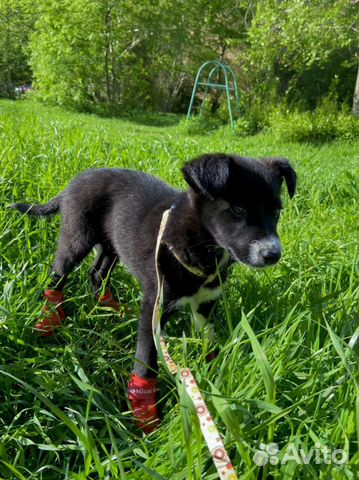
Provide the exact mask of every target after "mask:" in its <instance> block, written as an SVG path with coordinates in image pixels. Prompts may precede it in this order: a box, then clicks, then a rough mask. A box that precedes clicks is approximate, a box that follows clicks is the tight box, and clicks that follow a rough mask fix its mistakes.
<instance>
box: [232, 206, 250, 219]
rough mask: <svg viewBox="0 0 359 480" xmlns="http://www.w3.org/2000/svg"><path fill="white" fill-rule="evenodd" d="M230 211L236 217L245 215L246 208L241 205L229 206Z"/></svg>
mask: <svg viewBox="0 0 359 480" xmlns="http://www.w3.org/2000/svg"><path fill="white" fill-rule="evenodd" d="M230 212H231V214H232V215H234V216H235V217H238V218H241V217H245V216H246V214H247V212H246V209H245V208H242V207H231V208H230Z"/></svg>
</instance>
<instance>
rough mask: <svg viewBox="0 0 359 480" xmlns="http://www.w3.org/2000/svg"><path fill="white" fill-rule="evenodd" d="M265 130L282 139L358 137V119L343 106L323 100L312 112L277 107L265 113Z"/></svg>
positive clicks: (311, 140)
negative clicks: (268, 114)
mask: <svg viewBox="0 0 359 480" xmlns="http://www.w3.org/2000/svg"><path fill="white" fill-rule="evenodd" d="M269 124H270V126H269V128H268V130H269V131H270V132H271V133H273V134H274V135H275V136H277V137H280V138H282V139H283V140H287V141H293V142H314V143H323V142H327V141H331V140H335V139H338V140H352V139H355V138H359V119H357V118H355V117H353V116H352V115H351V114H350V113H349V111H348V110H347V109H342V110H340V111H338V110H337V109H336V108H334V107H329V106H328V104H324V105H322V106H321V107H319V108H317V109H316V110H315V111H313V112H308V111H307V112H300V111H298V110H295V111H289V110H286V111H284V110H283V109H277V110H275V111H273V112H272V114H271V115H270V117H269Z"/></svg>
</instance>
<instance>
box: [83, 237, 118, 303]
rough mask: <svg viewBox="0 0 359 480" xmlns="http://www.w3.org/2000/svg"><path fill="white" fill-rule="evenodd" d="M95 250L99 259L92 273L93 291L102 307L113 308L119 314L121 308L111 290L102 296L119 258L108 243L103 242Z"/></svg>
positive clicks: (106, 290)
mask: <svg viewBox="0 0 359 480" xmlns="http://www.w3.org/2000/svg"><path fill="white" fill-rule="evenodd" d="M95 248H96V250H97V257H96V259H95V261H94V264H93V266H92V268H91V271H90V278H91V284H92V289H93V291H94V293H95V295H96V297H97V298H98V300H99V303H100V304H101V305H103V306H104V307H111V308H113V309H114V310H115V311H116V312H118V311H120V308H121V306H120V304H119V303H118V302H116V300H115V299H114V297H113V295H112V292H111V289H110V288H106V289H105V292H104V293H103V294H102V295H101V291H102V288H103V286H105V287H106V284H107V283H108V282H109V280H110V275H111V273H112V271H113V269H114V267H115V265H116V263H117V262H118V256H117V255H116V253H115V252H114V250H113V248H112V246H111V245H109V244H108V243H105V242H103V243H100V244H97V245H96V246H95Z"/></svg>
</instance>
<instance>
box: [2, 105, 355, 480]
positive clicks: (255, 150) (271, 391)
mask: <svg viewBox="0 0 359 480" xmlns="http://www.w3.org/2000/svg"><path fill="white" fill-rule="evenodd" d="M211 151H224V152H235V153H237V154H240V155H244V156H253V157H263V156H284V157H287V158H289V159H290V160H291V162H292V164H293V165H294V167H295V168H296V170H297V172H298V192H297V195H296V196H295V197H294V199H293V200H292V201H290V200H289V198H288V195H287V193H286V192H285V189H283V200H284V211H283V214H282V218H281V223H280V228H279V234H280V237H281V240H282V244H283V258H282V260H281V262H280V263H279V264H278V266H276V267H273V268H270V269H267V270H265V271H255V270H251V269H249V268H248V267H245V266H239V265H238V266H235V267H234V268H233V271H232V273H231V275H230V278H229V280H228V282H227V283H226V285H225V286H224V292H223V299H222V300H221V301H219V303H218V306H217V308H216V312H215V316H216V319H215V323H216V326H217V332H218V333H219V342H220V350H221V353H220V355H219V356H218V357H217V359H216V360H215V361H213V362H212V363H210V364H206V363H205V361H204V358H203V354H202V340H201V336H200V335H199V334H195V333H194V332H193V331H192V330H191V327H190V323H189V318H188V313H187V312H184V313H183V314H181V315H180V316H179V318H178V319H177V320H176V322H174V324H173V325H171V326H170V327H169V329H168V333H169V334H170V335H171V339H170V341H169V344H170V350H171V352H172V353H173V355H174V358H175V359H176V360H177V361H178V362H179V363H181V364H182V365H184V364H187V365H189V366H190V367H191V368H192V370H193V372H194V373H195V376H196V378H197V379H198V382H199V385H200V388H201V390H202V391H203V395H204V397H205V399H206V401H207V403H208V407H209V409H210V411H211V412H212V414H213V417H214V418H215V421H216V423H217V425H218V427H219V429H220V431H221V432H222V434H223V437H224V442H225V445H226V447H227V448H228V451H229V454H230V457H231V459H232V461H233V464H234V465H235V468H236V471H237V474H238V476H239V478H241V479H257V478H263V479H264V478H266V479H272V478H280V479H296V478H298V479H316V478H321V479H344V478H345V479H346V478H348V479H352V478H357V472H358V470H359V444H358V440H359V400H358V393H359V392H358V390H359V378H358V353H359V351H358V336H359V327H358V300H359V288H358V283H359V282H358V247H357V237H358V225H357V212H358V179H357V166H358V149H357V145H356V144H355V143H350V142H342V143H335V142H333V143H328V144H321V145H315V144H298V143H284V142H282V141H281V140H280V139H276V138H274V137H271V136H269V135H266V134H261V135H257V136H252V137H239V136H234V135H233V133H232V131H231V130H230V129H222V130H220V131H217V132H214V133H212V134H210V135H209V134H208V135H201V136H199V135H198V136H189V135H188V134H187V133H186V129H185V126H184V124H183V120H181V119H180V118H179V117H177V116H173V115H158V114H157V115H153V116H150V115H146V116H136V117H133V118H126V119H125V118H124V119H104V118H99V117H96V116H93V115H87V114H76V113H71V112H66V111H65V110H62V109H61V108H58V107H56V108H55V107H45V106H42V105H39V104H36V103H32V102H30V101H17V102H10V101H1V102H0V161H1V164H0V165H1V173H0V179H1V193H0V198H1V212H0V215H1V223H0V243H1V251H0V262H1V263H0V275H1V280H0V281H1V288H0V345H1V349H0V375H1V391H0V478H4V479H28V480H30V479H43V480H45V479H46V480H47V479H49V480H50V479H51V480H53V479H74V480H75V479H76V480H80V479H81V480H82V479H83V480H85V479H89V478H91V479H117V478H118V479H121V480H123V479H131V480H132V479H141V480H142V479H147V478H155V479H163V478H165V479H170V480H182V479H183V480H188V479H196V480H200V479H205V480H211V479H213V480H214V479H216V478H217V475H216V471H215V468H214V466H213V464H212V463H211V459H210V455H209V452H208V451H207V448H206V445H205V442H204V440H203V439H202V437H201V433H200V429H199V426H198V423H197V420H196V416H195V414H194V412H193V409H192V408H191V406H190V405H189V403H188V401H187V400H186V398H184V397H183V394H182V392H181V389H180V388H179V387H178V386H177V384H176V382H175V380H174V379H173V378H172V377H171V376H170V375H169V374H168V373H167V372H166V370H165V369H164V368H163V367H161V369H160V377H159V381H160V386H161V409H162V416H163V423H162V426H161V427H160V428H159V430H157V431H156V432H154V433H153V434H151V435H150V436H149V437H142V435H141V434H140V432H139V431H138V430H136V428H135V426H134V425H133V422H132V420H131V414H130V412H129V409H128V404H127V401H126V395H125V391H126V385H127V382H128V378H129V373H130V372H131V369H132V363H133V356H134V350H135V341H136V324H137V317H138V313H139V308H140V300H141V292H140V288H139V285H138V283H137V282H136V280H135V279H133V278H132V277H131V276H130V275H129V274H128V273H127V272H126V270H125V269H124V267H123V266H119V267H118V268H117V271H116V273H115V275H114V278H113V289H114V291H115V292H116V293H117V296H118V297H119V298H120V299H121V300H122V301H123V303H124V304H126V305H127V306H128V310H127V311H126V313H125V315H124V316H123V317H122V318H116V316H115V315H113V314H112V313H111V312H109V311H108V310H106V309H104V308H100V307H99V306H98V305H97V303H96V301H95V299H94V298H93V296H92V294H91V289H90V285H89V282H88V270H89V268H90V261H91V259H88V260H86V261H85V262H84V263H83V264H82V265H81V266H80V267H78V268H77V270H76V271H75V272H74V273H73V275H72V276H71V279H70V281H69V282H68V284H67V288H66V294H67V297H66V298H67V301H66V311H67V312H68V319H67V322H66V324H65V326H64V328H63V329H62V330H61V333H60V334H59V335H57V336H55V337H54V338H51V339H41V338H38V337H37V336H36V335H35V334H34V333H33V326H34V324H35V322H36V319H37V318H38V317H39V315H40V314H41V309H42V306H43V302H42V291H43V289H44V287H45V286H46V282H47V278H48V273H49V267H50V265H51V262H52V257H53V252H54V248H55V243H56V237H57V232H58V227H59V221H60V219H59V218H58V217H54V218H52V219H40V220H36V219H34V218H28V217H24V216H21V215H20V214H18V213H17V212H14V211H12V210H9V209H8V208H7V207H8V205H9V204H11V203H13V202H14V201H20V202H22V201H30V202H34V203H37V202H41V203H43V202H46V201H47V200H49V199H50V198H51V197H53V196H54V195H56V194H57V193H58V192H59V191H60V190H61V189H62V188H64V187H65V186H66V185H67V184H68V182H69V180H70V179H71V178H72V177H73V176H74V175H76V174H77V173H78V172H80V171H82V170H84V169H86V168H89V167H105V166H106V167H127V168H133V169H140V170H143V171H146V172H150V173H152V174H155V175H158V176H160V177H162V178H163V179H165V180H166V181H168V182H169V183H171V184H172V185H174V186H177V187H180V188H185V182H184V180H183V178H182V177H181V173H180V167H181V165H182V164H183V163H184V162H185V161H187V160H189V159H191V158H193V157H195V156H197V155H199V154H201V153H205V152H211ZM183 332H185V335H186V336H187V338H186V339H184V338H183ZM175 336H176V337H180V339H177V340H175V339H174V338H173V337H175ZM271 443H275V444H277V445H278V450H279V452H278V453H276V451H275V450H274V449H273V448H274V447H273V445H272V449H269V450H270V451H269V452H268V447H267V451H264V457H263V458H265V459H268V457H269V456H270V455H269V454H272V453H273V455H272V457H271V460H272V461H269V462H268V463H267V464H266V465H265V466H258V465H256V459H257V458H258V452H259V451H260V450H261V448H262V449H263V448H264V445H267V446H268V445H269V444H271ZM313 449H315V452H314V453H313ZM337 449H341V450H343V452H339V453H338V455H336V453H335V450H337ZM300 450H301V452H300ZM288 452H289V453H293V452H299V453H298V454H299V458H298V459H299V460H300V462H299V461H298V459H297V461H296V457H295V454H293V455H292V457H294V459H292V460H289V461H285V460H286V458H285V455H286V454H288ZM310 452H312V454H313V457H312V458H311V459H309V461H307V462H305V461H304V460H303V458H302V457H301V455H304V456H307V457H308V455H310ZM326 452H328V453H326ZM333 452H334V453H333ZM308 458H309V457H308ZM287 459H288V458H287ZM341 460H344V463H341V462H340V461H341Z"/></svg>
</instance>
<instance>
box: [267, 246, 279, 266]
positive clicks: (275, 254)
mask: <svg viewBox="0 0 359 480" xmlns="http://www.w3.org/2000/svg"><path fill="white" fill-rule="evenodd" d="M262 255H263V258H264V262H265V264H266V265H273V264H274V263H277V262H278V260H279V259H280V257H281V256H282V254H281V251H280V250H279V249H271V250H265V251H264V252H262Z"/></svg>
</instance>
